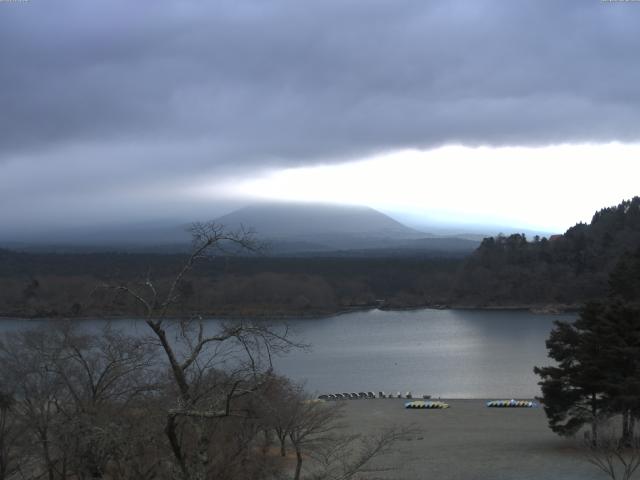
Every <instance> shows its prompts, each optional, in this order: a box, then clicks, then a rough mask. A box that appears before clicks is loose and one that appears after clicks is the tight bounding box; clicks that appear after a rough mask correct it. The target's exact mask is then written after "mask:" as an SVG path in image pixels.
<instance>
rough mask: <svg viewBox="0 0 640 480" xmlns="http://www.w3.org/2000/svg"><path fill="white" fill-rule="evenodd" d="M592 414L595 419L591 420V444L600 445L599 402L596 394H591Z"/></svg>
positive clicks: (593, 445)
mask: <svg viewBox="0 0 640 480" xmlns="http://www.w3.org/2000/svg"><path fill="white" fill-rule="evenodd" d="M591 415H592V417H593V419H592V420H591V446H592V447H597V446H598V404H597V399H596V394H595V393H592V394H591Z"/></svg>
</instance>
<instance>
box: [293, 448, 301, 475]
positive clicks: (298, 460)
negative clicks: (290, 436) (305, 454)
mask: <svg viewBox="0 0 640 480" xmlns="http://www.w3.org/2000/svg"><path fill="white" fill-rule="evenodd" d="M301 472H302V452H301V451H300V448H298V446H297V445H296V473H295V476H294V477H293V480H300V473H301Z"/></svg>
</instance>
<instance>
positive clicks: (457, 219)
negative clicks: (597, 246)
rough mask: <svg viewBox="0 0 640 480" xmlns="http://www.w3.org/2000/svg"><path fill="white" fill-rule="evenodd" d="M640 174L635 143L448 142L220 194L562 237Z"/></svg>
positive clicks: (626, 194)
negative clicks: (360, 207) (521, 144)
mask: <svg viewBox="0 0 640 480" xmlns="http://www.w3.org/2000/svg"><path fill="white" fill-rule="evenodd" d="M639 178H640V145H636V144H633V145H628V144H618V143H612V144H601V145H557V146H547V147H538V148H528V147H500V148H491V147H479V148H470V147H463V146H446V147H442V148H438V149H434V150H426V151H419V150H403V151H397V152H393V153H389V154H385V155H380V156H376V157H373V158H369V159H364V160H360V161H354V162H349V163H343V164H335V165H320V166H314V167H303V168H293V169H285V170H280V171H274V172H271V173H269V174H266V175H264V176H260V177H257V178H253V179H244V180H241V181H235V182H233V183H228V184H225V185H224V186H223V192H224V193H226V194H227V195H229V196H232V197H236V198H246V199H248V200H254V201H255V200H281V201H296V202H325V203H337V204H350V205H367V206H370V207H373V208H376V209H380V210H382V211H386V212H396V213H398V214H400V215H404V216H410V217H412V218H414V219H419V218H423V219H425V220H429V221H433V222H437V223H445V224H446V223H452V224H453V223H467V224H485V225H508V226H512V227H514V228H527V229H537V230H542V231H564V230H565V229H566V228H568V227H570V226H571V225H573V224H575V223H577V222H579V221H589V220H590V219H591V216H592V215H593V213H594V212H595V211H596V210H598V209H600V208H602V207H606V206H610V205H614V204H617V203H619V202H620V201H621V200H623V199H625V198H631V197H632V196H634V195H637V194H638V193H640V192H639V190H640V189H639V188H638V187H639V184H638V179H639ZM218 193H220V191H219V190H218Z"/></svg>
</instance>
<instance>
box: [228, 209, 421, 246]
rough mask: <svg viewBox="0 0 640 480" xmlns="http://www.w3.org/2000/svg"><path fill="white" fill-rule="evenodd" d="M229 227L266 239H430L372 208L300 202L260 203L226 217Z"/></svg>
mask: <svg viewBox="0 0 640 480" xmlns="http://www.w3.org/2000/svg"><path fill="white" fill-rule="evenodd" d="M217 221H218V222H219V223H221V224H223V225H226V226H227V227H231V228H235V227H238V226H239V225H241V224H242V225H245V226H251V227H252V228H253V229H254V230H255V231H256V233H257V234H258V235H259V236H261V237H265V238H286V239H292V238H294V237H304V238H314V237H315V236H316V235H352V236H370V237H371V236H373V237H380V238H394V239H399V238H401V239H409V238H423V237H427V236H429V235H427V234H426V233H423V232H419V231H418V230H414V229H412V228H409V227H407V226H405V225H403V224H402V223H400V222H398V221H396V220H394V219H393V218H391V217H389V216H387V215H385V214H383V213H380V212H378V211H377V210H374V209H373V208H369V207H354V206H337V205H335V206H334V205H321V204H301V203H260V204H256V205H250V206H248V207H245V208H241V209H239V210H236V211H234V212H231V213H229V214H228V215H224V216H223V217H220V218H218V219H217Z"/></svg>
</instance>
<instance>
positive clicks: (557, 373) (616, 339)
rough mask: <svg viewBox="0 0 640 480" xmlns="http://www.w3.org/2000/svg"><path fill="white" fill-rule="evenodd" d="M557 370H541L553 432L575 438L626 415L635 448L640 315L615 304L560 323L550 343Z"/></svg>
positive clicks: (626, 437)
mask: <svg viewBox="0 0 640 480" xmlns="http://www.w3.org/2000/svg"><path fill="white" fill-rule="evenodd" d="M547 348H548V350H549V357H551V358H552V359H554V360H556V362H557V366H551V367H542V368H539V367H536V368H534V371H535V373H536V374H538V375H540V377H541V379H542V380H541V382H540V386H541V389H542V394H543V399H544V405H545V412H546V414H547V417H548V420H549V426H550V427H551V429H552V430H553V431H554V432H556V433H558V434H560V435H573V434H574V433H576V432H577V431H578V430H579V429H580V428H582V427H583V426H584V425H585V424H590V425H591V435H592V441H593V442H594V443H595V442H596V441H597V424H598V423H599V422H600V421H602V420H604V419H605V418H607V417H611V416H614V415H621V418H622V430H621V431H622V438H621V440H622V441H623V442H624V443H629V442H630V441H631V439H632V437H633V430H634V424H635V419H636V418H638V417H639V416H640V309H638V307H635V306H632V305H630V304H626V303H622V302H619V301H617V300H614V299H610V300H608V301H607V302H602V303H600V302H592V303H589V304H587V305H586V306H585V307H584V308H583V310H582V311H581V313H580V317H579V318H578V319H577V320H576V321H575V322H573V323H565V322H557V323H556V327H555V328H554V330H553V331H552V332H551V335H550V337H549V340H548V341H547Z"/></svg>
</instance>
